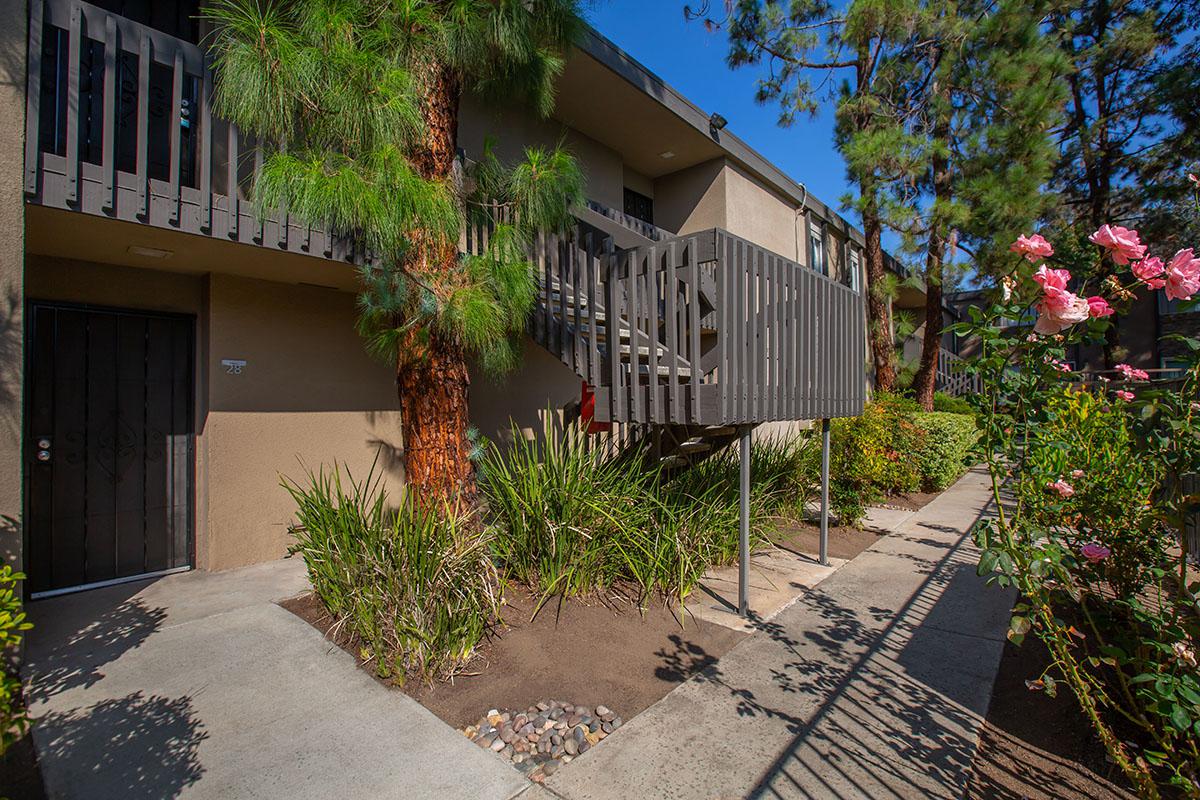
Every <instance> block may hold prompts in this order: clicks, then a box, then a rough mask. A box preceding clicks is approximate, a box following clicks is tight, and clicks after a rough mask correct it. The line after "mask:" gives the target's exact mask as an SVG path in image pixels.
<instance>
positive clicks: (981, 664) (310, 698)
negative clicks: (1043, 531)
mask: <svg viewBox="0 0 1200 800" xmlns="http://www.w3.org/2000/svg"><path fill="white" fill-rule="evenodd" d="M986 488H987V487H986V476H982V475H979V474H970V475H968V476H967V477H965V478H964V479H963V480H962V481H960V482H959V483H958V484H957V485H956V486H954V487H953V488H952V489H950V490H949V491H947V492H946V493H944V494H943V495H942V496H941V497H939V498H937V499H936V500H934V501H933V502H932V503H930V504H929V505H928V506H927V507H926V508H925V509H923V510H922V511H920V512H918V513H917V514H915V515H912V516H911V517H908V518H906V519H905V520H904V521H903V522H901V523H900V524H899V527H898V529H897V532H896V533H894V534H893V535H890V536H887V537H885V538H883V539H881V540H880V541H879V542H877V543H876V545H875V546H874V547H872V548H871V549H869V550H867V551H865V552H864V553H862V554H861V555H860V556H859V557H858V558H856V559H854V560H853V561H851V562H849V563H848V564H846V565H845V566H843V567H841V568H840V569H838V570H837V571H836V572H834V573H833V574H832V576H830V577H828V578H826V579H825V580H823V581H821V582H820V583H819V584H816V585H815V586H814V587H813V588H810V589H809V590H808V591H807V592H806V593H805V594H804V595H803V596H802V597H801V598H800V599H799V601H798V602H796V603H794V604H793V605H791V606H789V607H786V608H785V609H784V610H783V611H780V612H779V613H778V614H777V615H776V616H775V617H774V618H773V619H771V620H769V621H764V622H759V623H758V624H757V625H756V626H755V628H756V631H755V632H754V634H753V635H751V636H749V637H747V638H746V639H745V640H744V641H742V642H741V643H740V644H739V645H738V646H737V647H735V648H734V649H733V650H732V651H730V652H729V653H727V654H726V655H725V656H724V657H723V658H721V659H720V661H719V662H718V663H717V664H715V665H714V666H713V667H711V668H709V669H708V670H707V671H705V672H703V673H701V674H699V675H697V676H695V677H694V678H693V679H691V680H690V681H688V682H686V683H684V684H682V685H681V686H680V687H678V688H677V689H675V690H674V691H673V692H671V693H670V694H669V695H667V696H666V697H665V698H663V699H662V700H661V701H659V702H658V703H656V704H655V705H654V706H652V707H651V708H650V709H648V710H647V711H645V712H644V713H642V714H641V715H639V716H638V717H636V718H635V719H633V720H632V721H631V722H629V723H627V724H626V725H625V726H623V727H622V728H621V730H620V731H617V732H616V733H615V734H614V735H613V736H612V737H610V738H609V739H607V740H606V741H605V742H604V744H603V746H600V747H597V748H594V749H593V750H591V751H590V752H588V753H587V754H586V755H585V756H583V757H580V758H578V759H577V760H575V761H574V762H573V763H571V764H569V765H566V766H565V767H564V768H562V769H561V770H559V771H558V772H557V773H556V774H555V775H554V776H553V777H552V778H550V780H549V782H548V784H549V785H548V787H547V788H542V787H540V786H536V785H531V784H529V783H528V782H527V781H526V780H525V779H524V778H522V777H521V776H520V775H519V774H518V773H517V772H516V771H515V770H513V769H512V768H511V767H509V766H508V765H507V764H505V763H504V762H502V761H501V760H500V759H498V758H496V757H495V756H493V755H492V754H491V753H487V752H484V751H482V750H480V749H479V748H478V747H476V746H475V745H473V744H471V743H469V742H468V741H467V740H466V739H465V738H463V737H462V736H460V735H459V734H457V733H456V732H454V731H453V730H452V729H451V728H450V727H449V726H448V725H445V724H443V723H442V722H441V721H440V720H438V719H437V718H436V717H434V716H433V715H432V714H431V713H429V712H428V711H426V710H425V709H424V708H422V707H421V706H420V705H418V704H417V703H415V702H414V701H412V700H410V699H409V698H408V697H406V696H405V695H404V694H402V693H401V692H398V691H396V690H394V689H389V688H387V687H385V686H383V685H381V684H379V683H377V682H376V681H374V680H372V679H371V678H370V677H369V676H368V675H367V674H366V673H365V672H364V671H363V670H361V669H359V668H358V667H357V665H356V664H355V662H354V659H353V658H352V657H351V656H349V655H347V654H345V653H343V652H342V651H340V650H338V649H337V648H334V647H332V646H331V645H330V644H329V643H328V642H327V641H325V640H324V639H323V638H322V637H321V635H320V634H319V633H318V632H317V631H315V630H314V629H313V628H312V627H311V626H309V625H308V624H307V623H305V622H303V621H302V620H300V619H299V618H297V617H295V616H293V615H292V614H291V613H290V612H288V611H285V610H284V609H282V608H280V607H279V606H278V605H276V604H275V601H277V600H279V599H282V598H285V597H289V596H292V595H295V594H297V593H299V592H301V591H303V590H305V589H306V588H307V580H306V578H305V575H304V572H303V567H302V565H301V564H300V563H299V562H298V561H281V562H275V563H271V564H264V565H261V566H258V567H251V568H248V569H244V570H236V571H232V572H225V573H216V574H204V573H192V574H185V575H175V576H171V577H168V578H163V579H161V580H158V581H152V582H142V583H134V584H126V585H124V586H117V587H112V588H109V589H103V590H98V591H92V592H86V593H82V594H78V595H72V596H68V597H61V598H56V599H53V600H46V601H41V602H37V603H33V604H31V605H30V606H29V611H30V615H31V617H32V618H33V621H34V623H35V625H36V627H35V629H34V631H33V632H32V634H33V635H31V636H30V637H29V639H28V642H29V651H28V656H29V658H28V661H27V664H26V675H27V677H29V678H31V679H32V697H31V700H32V702H31V708H32V711H33V714H34V716H35V717H36V720H37V721H36V724H35V727H34V739H35V743H36V745H37V748H38V753H39V757H40V759H41V764H42V768H43V774H44V777H45V782H46V787H47V790H48V792H49V794H50V796H51V797H52V798H70V799H72V800H73V799H74V798H89V799H93V798H101V799H105V798H114V800H115V799H117V798H119V799H120V800H151V799H153V800H163V799H164V798H175V797H183V798H239V800H240V799H241V798H271V799H272V800H273V799H275V798H279V799H280V800H307V799H308V798H313V800H317V799H319V800H329V799H330V798H339V799H340V800H358V799H359V798H406V799H411V800H424V799H425V798H439V799H443V798H444V799H445V800H456V799H457V798H470V799H471V800H509V799H510V798H514V797H517V796H518V795H519V796H520V798H521V800H550V799H551V798H554V797H561V798H567V799H568V800H585V799H586V798H613V800H629V799H630V798H680V799H683V800H691V799H692V798H741V797H755V798H758V797H777V798H792V797H814V798H848V797H870V798H895V797H902V798H908V797H914V798H916V797H920V798H925V797H946V798H950V797H957V796H959V795H960V794H961V785H962V782H963V779H964V774H965V771H966V770H967V769H968V767H969V765H970V762H971V757H972V754H973V752H974V748H975V741H976V736H977V732H978V728H979V725H980V723H981V720H982V717H983V716H984V715H985V713H986V709H987V703H988V698H989V696H990V692H991V687H992V681H993V678H994V675H995V670H996V666H997V664H998V661H999V657H1000V651H1001V648H1002V646H1003V641H1004V640H1003V634H1004V630H1005V628H1006V626H1007V619H1008V608H1009V606H1010V601H1011V598H1010V597H1009V596H1008V595H1006V594H1005V593H1004V592H1001V591H999V590H996V589H987V588H985V587H984V586H983V585H982V581H981V580H980V579H978V578H977V577H976V576H975V572H974V565H975V561H976V554H975V551H974V548H973V547H972V546H971V545H970V544H969V542H967V541H966V537H965V532H966V531H967V530H968V528H969V527H970V525H971V524H972V523H973V522H974V521H975V519H976V517H977V516H978V514H979V511H980V509H982V508H984V506H985V505H986V502H987V491H986ZM804 585H809V584H804Z"/></svg>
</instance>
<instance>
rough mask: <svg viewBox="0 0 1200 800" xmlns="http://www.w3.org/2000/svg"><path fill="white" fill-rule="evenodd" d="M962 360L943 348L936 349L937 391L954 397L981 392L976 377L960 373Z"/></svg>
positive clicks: (977, 377)
mask: <svg viewBox="0 0 1200 800" xmlns="http://www.w3.org/2000/svg"><path fill="white" fill-rule="evenodd" d="M962 368H963V359H962V358H961V357H959V356H957V355H955V354H954V353H951V352H950V351H949V350H947V349H946V348H944V347H941V348H938V363H937V381H936V384H935V385H936V387H937V389H938V391H942V392H945V393H946V394H949V395H953V396H955V397H958V396H961V395H964V394H978V393H979V392H980V391H981V386H980V382H979V376H978V375H968V374H967V373H965V372H963V371H962Z"/></svg>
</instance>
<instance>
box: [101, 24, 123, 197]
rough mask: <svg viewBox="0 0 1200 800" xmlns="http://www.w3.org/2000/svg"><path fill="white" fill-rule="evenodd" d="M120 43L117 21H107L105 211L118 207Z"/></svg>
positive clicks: (103, 142)
mask: <svg viewBox="0 0 1200 800" xmlns="http://www.w3.org/2000/svg"><path fill="white" fill-rule="evenodd" d="M119 51H120V40H119V38H118V33H117V20H116V19H115V18H114V17H113V15H112V14H108V15H106V16H105V17H104V132H103V133H102V134H101V136H102V137H103V138H102V139H101V157H100V173H101V176H102V180H103V185H102V190H101V197H100V205H101V208H103V209H104V210H105V211H112V210H114V209H116V207H117V180H116V174H117V159H116V139H117V102H118V97H117V53H118V52H119Z"/></svg>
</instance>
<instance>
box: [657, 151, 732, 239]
mask: <svg viewBox="0 0 1200 800" xmlns="http://www.w3.org/2000/svg"><path fill="white" fill-rule="evenodd" d="M725 206H726V202H725V160H724V159H721V158H717V159H713V160H712V161H706V162H704V163H703V164H696V165H695V166H692V167H688V168H687V169H681V170H679V171H677V172H672V173H671V174H669V175H664V176H662V177H661V178H658V179H657V180H655V181H654V222H655V224H656V225H658V226H659V227H660V228H663V229H665V230H668V231H671V232H672V233H679V234H683V233H693V232H694V231H702V230H704V229H706V228H715V227H718V226H723V225H724V224H725Z"/></svg>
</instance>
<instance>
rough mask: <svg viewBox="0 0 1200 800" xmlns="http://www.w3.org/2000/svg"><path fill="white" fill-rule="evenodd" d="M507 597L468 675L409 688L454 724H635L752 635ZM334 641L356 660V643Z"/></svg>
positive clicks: (303, 599)
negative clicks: (523, 712) (572, 717)
mask: <svg viewBox="0 0 1200 800" xmlns="http://www.w3.org/2000/svg"><path fill="white" fill-rule="evenodd" d="M831 541H832V536H831ZM506 599H507V604H506V605H505V607H504V611H503V615H504V625H503V626H502V627H501V628H500V629H499V630H497V631H496V634H497V635H493V636H492V637H491V638H490V639H489V640H488V641H486V642H485V643H484V644H483V646H482V647H481V648H480V652H479V655H478V656H477V658H476V659H475V661H474V662H473V663H472V664H471V665H470V666H469V668H468V669H467V671H466V673H465V674H460V675H458V676H456V677H455V678H454V679H453V681H447V682H442V683H437V684H434V685H433V686H426V685H423V684H417V683H410V684H409V685H407V686H405V687H404V691H405V692H406V693H408V694H409V695H410V696H412V697H413V698H414V699H416V700H417V701H418V702H419V703H421V705H423V706H425V707H426V708H428V709H429V710H430V711H432V712H433V713H434V714H436V715H437V716H439V717H440V718H441V719H442V720H444V721H445V722H447V723H449V724H451V725H453V726H455V727H458V728H461V727H463V726H466V725H468V724H471V723H473V722H475V721H476V720H478V719H479V718H480V717H481V716H482V715H483V714H484V713H485V712H486V711H488V710H489V709H493V708H527V707H528V706H530V705H533V704H535V703H538V702H542V701H547V700H562V701H564V702H569V703H579V704H581V705H586V706H591V707H595V706H597V705H606V706H608V707H609V708H612V709H613V710H614V711H615V712H617V713H618V714H619V715H620V716H622V717H623V718H624V719H627V720H628V719H632V718H633V716H634V715H635V714H638V713H640V712H641V711H643V710H645V709H646V708H647V707H648V706H650V705H651V704H652V703H654V702H655V701H656V700H658V699H659V698H661V697H663V696H664V695H666V694H667V693H668V692H669V691H671V689H673V688H675V686H677V685H678V684H680V683H682V682H683V681H685V680H687V679H688V677H689V676H691V675H692V674H694V673H696V672H698V671H700V670H702V669H704V668H706V667H708V666H710V665H712V664H713V663H715V662H716V660H717V659H718V658H720V657H721V656H722V655H723V654H724V653H726V652H728V651H729V649H730V648H732V647H733V646H734V645H735V644H737V643H738V642H739V641H741V639H742V638H743V637H744V636H745V634H744V633H741V632H738V631H734V630H730V629H728V628H724V627H722V626H719V625H713V624H711V623H707V622H702V621H700V620H697V619H695V618H693V617H691V616H687V617H685V618H684V619H683V620H682V624H681V620H680V619H679V617H678V616H677V615H676V612H675V611H673V610H672V609H669V608H667V607H665V606H664V605H662V604H661V603H660V602H656V603H655V604H653V605H652V606H651V607H650V608H648V609H646V610H644V611H639V610H638V609H637V608H635V607H633V606H631V605H630V604H628V603H626V602H624V601H621V600H614V601H613V602H612V604H611V606H609V605H604V604H601V603H584V602H582V601H578V600H571V601H564V602H562V603H561V604H560V603H558V602H557V601H551V602H549V603H547V604H546V605H545V606H543V608H542V609H541V611H540V612H538V614H537V615H536V616H534V614H533V609H534V607H535V605H536V602H535V600H534V598H532V597H530V596H529V594H528V593H526V592H524V591H522V590H521V589H519V588H514V589H511V590H510V591H509V592H508V594H507V598H506ZM281 605H283V607H284V608H286V609H288V610H289V611H291V612H292V613H294V614H296V615H297V616H299V617H301V618H303V619H305V620H306V621H308V622H309V623H310V624H312V625H313V626H314V627H316V628H317V629H318V630H320V631H322V632H323V633H325V632H327V631H328V630H329V627H330V623H331V622H332V620H331V619H330V617H329V614H328V613H327V612H326V611H325V609H324V607H322V606H321V604H320V602H319V601H318V600H317V599H316V597H315V596H314V595H312V594H307V595H301V596H300V597H297V598H292V599H290V600H285V601H284V602H283V603H281ZM531 617H532V619H531ZM335 643H336V644H337V645H338V646H339V647H342V648H343V649H345V650H347V652H349V653H351V654H352V655H355V656H357V649H356V648H355V647H354V646H353V642H351V641H349V640H348V637H346V636H344V635H342V636H339V637H337V639H336V640H335Z"/></svg>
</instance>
